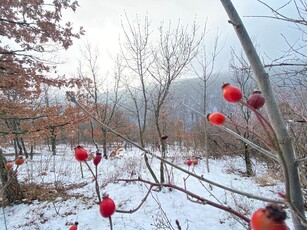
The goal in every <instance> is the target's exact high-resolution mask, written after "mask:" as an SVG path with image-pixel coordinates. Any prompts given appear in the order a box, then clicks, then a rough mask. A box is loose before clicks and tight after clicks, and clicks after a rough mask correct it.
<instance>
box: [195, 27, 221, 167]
mask: <svg viewBox="0 0 307 230" xmlns="http://www.w3.org/2000/svg"><path fill="white" fill-rule="evenodd" d="M201 46H202V49H201V51H200V54H199V55H198V56H197V57H196V64H194V65H193V66H192V67H193V72H194V73H195V74H196V75H197V77H198V78H199V79H200V80H201V82H202V87H201V92H199V94H200V95H201V98H202V105H201V111H202V112H203V114H207V113H208V112H207V108H208V88H209V86H210V85H211V84H213V83H214V81H215V80H216V79H213V78H214V77H218V73H217V71H216V60H217V57H218V56H219V54H220V53H221V51H222V49H223V46H221V47H220V34H219V33H217V35H216V37H215V39H214V43H213V48H212V50H208V48H207V46H206V44H205V41H203V44H201ZM196 90H197V89H196ZM201 121H202V123H203V126H202V127H203V130H202V132H201V136H202V137H203V139H204V144H205V156H206V165H207V171H208V172H209V171H210V169H209V152H208V131H207V130H208V127H207V124H208V122H207V120H206V119H201Z"/></svg>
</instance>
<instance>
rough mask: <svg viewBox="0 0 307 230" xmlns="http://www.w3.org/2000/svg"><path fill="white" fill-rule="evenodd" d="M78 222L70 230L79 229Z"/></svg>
mask: <svg viewBox="0 0 307 230" xmlns="http://www.w3.org/2000/svg"><path fill="white" fill-rule="evenodd" d="M78 224H79V223H78V222H75V223H74V224H73V225H71V226H70V228H69V230H77V229H78Z"/></svg>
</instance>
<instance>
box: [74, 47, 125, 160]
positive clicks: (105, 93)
mask: <svg viewBox="0 0 307 230" xmlns="http://www.w3.org/2000/svg"><path fill="white" fill-rule="evenodd" d="M81 52H82V57H83V60H84V62H80V63H79V68H78V77H79V78H80V79H81V80H82V81H81V82H82V85H83V88H84V89H85V91H86V97H87V99H88V102H89V106H91V107H92V109H93V111H94V113H95V115H96V116H97V117H98V118H99V119H100V120H101V121H103V122H104V123H105V124H107V125H110V126H111V124H112V119H113V117H114V115H115V113H116V110H117V108H118V106H119V101H120V99H121V96H120V95H119V83H120V77H121V72H122V68H121V67H120V66H118V63H116V65H117V66H116V67H115V69H114V72H113V73H112V74H113V77H114V78H113V80H114V82H113V88H112V89H111V88H105V87H104V83H105V81H106V79H104V78H102V76H101V75H100V73H99V50H98V48H96V49H93V48H92V47H91V45H90V44H89V43H87V44H85V47H84V50H82V51H81ZM84 67H85V68H84ZM109 85H110V84H108V86H109ZM110 90H112V95H111V93H110ZM93 126H94V125H93V123H92V122H91V129H92V130H93V129H94V127H93ZM107 132H108V130H106V129H105V128H104V127H101V134H102V146H103V156H104V157H105V158H108V155H107ZM92 133H93V132H92ZM92 140H93V142H94V144H95V145H96V148H97V151H99V150H98V145H97V142H96V139H95V137H94V136H93V135H92Z"/></svg>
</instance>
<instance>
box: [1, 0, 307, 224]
mask: <svg viewBox="0 0 307 230" xmlns="http://www.w3.org/2000/svg"><path fill="white" fill-rule="evenodd" d="M70 2H71V1H65V3H64V2H63V1H54V3H53V5H52V6H49V7H47V6H46V5H45V4H44V3H43V1H42V2H39V3H32V2H29V3H25V2H24V1H21V2H19V1H17V2H15V3H14V5H13V4H12V3H11V2H10V1H4V2H3V3H2V6H1V8H0V13H1V14H0V27H1V29H0V32H1V33H0V36H1V37H2V38H3V40H2V41H1V43H0V79H1V80H0V146H1V147H4V148H5V147H7V146H13V147H14V152H10V153H5V154H14V156H15V158H18V157H19V156H23V157H24V158H32V157H33V156H34V155H35V154H39V153H38V152H37V150H36V147H37V146H40V145H46V146H48V147H49V149H50V150H51V151H52V153H53V154H54V155H56V154H57V145H58V144H67V145H70V146H71V147H73V146H75V145H78V144H94V145H95V146H96V147H97V152H98V151H99V147H98V146H102V152H103V156H104V157H105V158H108V154H109V151H110V149H111V148H113V147H114V146H123V147H128V146H129V145H130V143H129V142H127V141H125V140H123V139H122V138H121V137H120V136H118V135H114V133H112V130H116V132H118V133H120V134H122V135H123V136H125V137H126V138H127V139H129V140H131V141H132V142H135V143H139V145H140V146H141V147H142V148H147V149H160V150H161V151H160V153H161V156H160V157H161V159H167V158H168V156H167V148H170V147H172V146H176V147H179V148H180V150H181V151H190V150H192V151H194V154H195V156H197V157H199V158H203V159H207V160H208V159H209V158H211V159H215V158H221V157H223V156H226V155H229V156H232V155H235V156H238V155H239V156H242V158H243V160H244V162H245V164H246V172H244V173H245V174H246V175H248V176H253V175H254V173H255V172H254V170H253V165H252V163H251V159H254V158H257V159H259V160H261V161H263V162H266V163H267V165H268V167H273V168H275V169H276V171H278V170H279V169H283V170H284V171H285V172H284V175H285V181H286V183H288V184H287V186H288V187H289V188H288V190H287V197H286V199H288V200H287V202H288V203H289V204H290V207H291V210H292V214H293V219H294V222H295V224H296V226H297V228H296V229H304V226H303V225H304V223H305V224H306V220H305V219H304V199H305V202H306V197H303V194H302V190H303V189H307V178H306V175H307V167H306V162H307V161H306V157H307V153H306V149H307V146H306V143H307V136H306V128H307V115H306V114H307V107H306V106H307V103H306V102H307V101H306V98H307V90H306V87H307V86H306V83H307V80H306V79H307V78H306V69H307V68H306V65H307V64H306V52H305V51H306V41H305V40H304V39H305V37H306V24H307V23H306V19H305V15H306V2H305V1H302V0H293V1H289V5H290V4H293V5H294V6H295V7H296V9H297V18H292V17H289V16H287V15H285V14H283V13H281V12H284V11H281V9H283V8H286V7H287V5H285V6H282V7H281V8H279V9H273V8H272V7H271V6H270V5H269V4H267V3H265V2H263V1H260V0H258V2H259V4H263V5H264V6H265V7H267V8H268V9H270V10H271V12H272V14H271V16H269V17H267V20H278V21H279V23H289V24H291V25H293V26H294V27H295V29H297V30H299V31H301V37H299V38H298V40H297V42H296V43H295V44H291V43H290V41H288V40H287V37H286V35H282V36H283V37H284V40H285V44H287V49H286V50H285V52H284V54H283V55H282V56H281V57H277V58H276V57H274V58H273V57H272V58H271V59H269V60H270V62H268V63H261V62H260V64H261V66H260V65H259V63H255V62H257V61H259V60H260V58H259V57H258V56H257V53H256V52H255V53H253V52H254V51H255V50H254V48H253V47H252V45H251V44H249V41H248V38H247V37H246V36H247V35H246V34H244V29H242V28H244V27H243V25H242V22H240V20H239V19H238V18H236V13H234V12H233V9H230V8H231V3H230V1H221V2H222V4H223V5H224V7H225V8H226V11H227V13H228V15H229V17H230V18H229V20H230V21H229V22H230V24H229V26H233V27H234V29H235V31H236V32H237V34H238V37H239V39H240V41H241V42H242V46H243V49H242V50H234V49H232V50H231V55H230V56H231V60H228V62H229V70H227V73H225V72H220V70H218V69H216V60H217V57H218V56H219V55H220V53H221V51H222V50H223V48H224V44H222V42H221V40H220V37H219V36H220V35H219V34H216V39H215V43H214V47H213V48H212V49H211V50H210V49H208V48H207V47H206V45H205V42H206V36H207V28H206V26H204V25H201V24H199V23H198V22H197V21H194V22H193V23H192V24H190V25H184V24H182V23H181V22H180V21H178V22H170V23H165V22H164V23H161V26H160V27H159V28H158V29H156V30H155V29H154V28H152V27H151V24H150V19H149V18H147V17H145V18H138V17H136V18H129V17H128V16H127V15H125V17H124V20H123V21H122V31H123V37H121V39H120V40H119V41H120V44H119V45H120V52H119V53H118V54H114V56H115V57H116V58H114V68H113V69H112V70H110V71H109V72H108V73H107V74H106V73H103V72H102V71H101V68H102V67H103V64H102V63H101V62H100V59H99V51H98V50H97V49H96V48H95V47H94V46H92V45H91V44H88V43H86V44H84V47H82V48H81V50H80V58H79V60H80V61H79V65H78V66H75V67H74V68H75V69H76V71H75V74H74V75H73V76H69V77H68V76H65V77H64V76H58V75H57V73H56V65H57V63H56V62H54V61H51V60H54V59H52V58H51V57H52V56H53V55H56V53H57V51H58V50H59V49H68V48H69V47H70V46H71V45H72V44H73V39H78V38H80V37H82V35H83V34H84V31H83V28H80V29H79V30H76V29H75V28H72V26H71V24H70V23H69V22H67V23H66V24H64V26H61V25H62V24H60V22H61V20H62V18H61V15H62V12H64V11H65V10H73V11H75V10H76V9H77V7H78V4H77V2H71V3H70ZM30 6H31V7H30ZM32 7H34V8H33V9H35V10H33V11H32V10H31V11H29V10H28V9H29V8H31V9H32ZM228 7H230V8H228ZM232 17H233V18H232ZM257 17H262V16H261V15H259V16H257ZM38 19H39V20H38ZM225 20H227V19H225ZM242 31H243V32H242ZM8 39H10V42H8ZM5 41H7V42H5ZM253 55H254V56H253ZM187 75H193V76H195V77H193V78H191V77H186V76H187ZM110 79H111V80H110ZM223 82H224V83H225V82H227V83H231V84H233V85H236V86H237V87H239V88H240V90H241V91H242V93H243V95H244V97H243V100H247V98H248V96H249V95H251V94H252V93H253V91H254V90H260V91H261V92H262V93H263V95H264V97H265V99H266V105H267V106H266V107H265V108H261V109H260V113H261V114H263V116H264V117H265V118H266V119H267V120H268V121H269V122H270V124H271V126H272V130H273V134H272V136H273V139H274V138H275V139H274V141H276V143H275V142H274V144H273V146H274V148H271V149H270V148H268V146H266V145H265V144H264V143H263V142H262V140H261V138H258V137H257V136H256V135H254V133H262V132H263V130H262V126H261V124H260V123H259V120H258V119H257V118H258V117H257V116H256V115H254V113H253V111H251V110H250V109H248V108H247V107H244V104H240V105H235V106H234V105H232V104H227V103H226V102H225V101H224V100H223V96H222V89H221V87H222V85H223ZM268 83H270V85H269V86H268ZM65 91H67V92H69V94H68V96H67V97H66V95H65ZM71 97H73V98H74V100H77V101H78V103H80V104H81V105H82V106H83V107H82V108H80V107H78V106H76V104H75V103H74V100H71ZM83 108H85V109H86V111H87V112H89V113H90V114H91V116H92V117H91V116H89V114H88V113H87V112H85V111H84V109H83ZM214 111H220V112H222V113H224V114H225V115H226V116H227V119H228V120H229V121H230V122H229V123H227V124H225V128H226V129H227V130H228V129H231V130H232V131H233V132H234V133H235V134H237V135H239V136H241V137H243V138H241V139H239V138H237V136H235V135H232V134H231V133H230V132H227V130H226V131H225V129H221V128H220V127H217V126H213V125H211V124H210V123H209V122H208V121H207V114H209V113H211V112H214ZM93 117H95V118H96V119H98V120H99V121H100V122H101V123H103V124H104V125H106V126H107V127H109V128H110V129H111V131H110V130H109V129H108V128H106V127H105V126H103V125H101V124H99V123H97V122H95V120H94V119H93ZM236 124H239V125H236ZM245 140H247V141H245ZM249 142H253V143H254V144H255V145H257V146H259V147H260V148H262V149H265V150H267V151H271V152H272V154H274V155H275V156H276V158H278V157H279V158H281V159H282V160H280V161H278V162H276V161H274V160H272V159H269V158H268V157H266V156H264V155H263V154H261V152H259V151H258V150H257V149H255V148H253V146H252V145H250V144H249ZM5 154H4V153H3V152H2V150H1V149H0V175H1V182H2V185H3V186H4V185H5V184H7V183H8V178H11V177H12V176H13V175H8V174H9V172H7V170H6V169H5V163H6V157H5ZM144 160H145V162H146V163H147V167H148V169H149V171H150V172H151V174H152V176H153V178H154V180H155V182H156V183H161V184H163V183H164V182H165V178H164V176H165V172H164V170H165V162H164V161H163V160H161V164H160V171H159V172H154V171H153V170H152V169H151V167H150V165H149V163H148V159H147V155H146V154H144ZM280 162H282V163H280ZM207 170H208V171H209V170H210V167H209V164H208V161H207ZM13 177H14V179H12V180H10V184H9V185H7V186H6V189H5V192H4V194H5V197H6V198H7V199H8V201H9V202H15V201H16V200H20V199H22V196H23V195H22V190H21V189H20V187H19V183H18V180H17V177H16V175H14V176H13ZM291 178H296V179H297V181H293V180H292V179H291ZM12 189H13V190H14V191H18V192H17V193H16V192H15V193H12V192H11V191H12ZM298 202H301V204H298ZM305 209H306V207H305Z"/></svg>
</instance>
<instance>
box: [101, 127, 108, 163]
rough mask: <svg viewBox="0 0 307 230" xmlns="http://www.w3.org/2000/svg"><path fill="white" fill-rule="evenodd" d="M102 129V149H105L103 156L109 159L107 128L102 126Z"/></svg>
mask: <svg viewBox="0 0 307 230" xmlns="http://www.w3.org/2000/svg"><path fill="white" fill-rule="evenodd" d="M101 131H102V151H103V157H104V158H105V159H108V154H107V130H106V129H105V128H103V127H102V128H101Z"/></svg>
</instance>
